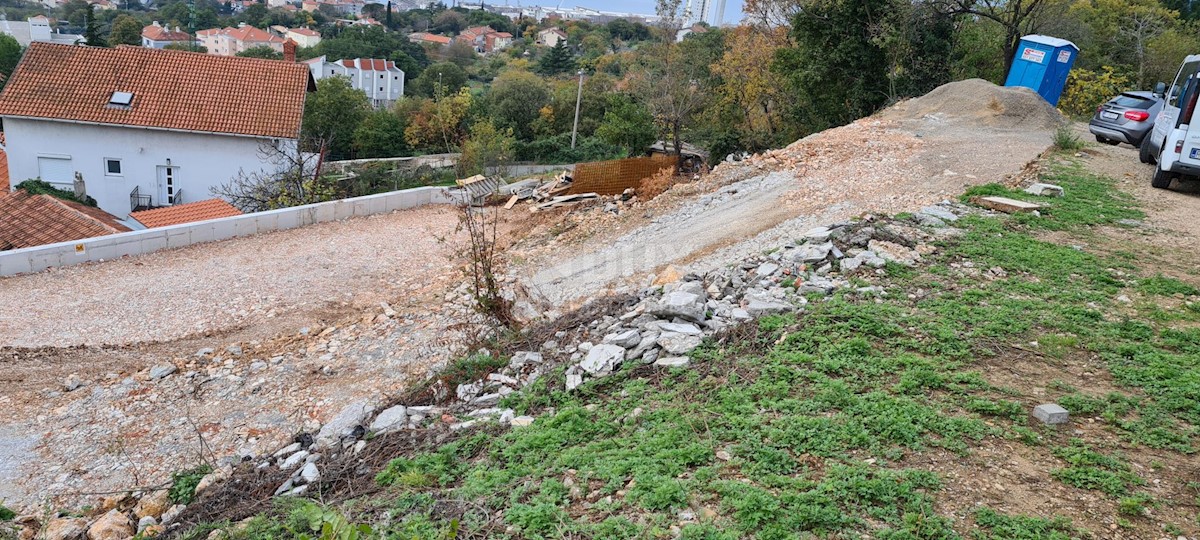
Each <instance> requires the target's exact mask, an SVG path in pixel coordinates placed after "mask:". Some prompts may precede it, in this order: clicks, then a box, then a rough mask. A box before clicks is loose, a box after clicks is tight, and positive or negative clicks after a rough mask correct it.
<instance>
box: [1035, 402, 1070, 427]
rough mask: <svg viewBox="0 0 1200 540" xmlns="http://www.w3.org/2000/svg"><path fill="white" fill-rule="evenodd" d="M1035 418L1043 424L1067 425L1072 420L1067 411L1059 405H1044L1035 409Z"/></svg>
mask: <svg viewBox="0 0 1200 540" xmlns="http://www.w3.org/2000/svg"><path fill="white" fill-rule="evenodd" d="M1033 416H1034V418H1037V419H1038V420H1041V421H1042V423H1043V424H1051V425H1055V424H1065V423H1067V421H1068V420H1070V414H1068V413H1067V410H1066V409H1064V408H1062V407H1061V406H1059V405H1058V404H1057V403H1043V404H1041V405H1038V406H1037V407H1034V408H1033Z"/></svg>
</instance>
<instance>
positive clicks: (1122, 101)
mask: <svg viewBox="0 0 1200 540" xmlns="http://www.w3.org/2000/svg"><path fill="white" fill-rule="evenodd" d="M1113 105H1116V106H1118V107H1128V108H1130V109H1149V108H1150V107H1153V106H1154V100H1152V99H1147V98H1144V97H1141V96H1134V95H1130V94H1121V95H1119V96H1117V99H1114V100H1113Z"/></svg>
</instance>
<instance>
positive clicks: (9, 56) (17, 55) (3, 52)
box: [0, 34, 22, 81]
mask: <svg viewBox="0 0 1200 540" xmlns="http://www.w3.org/2000/svg"><path fill="white" fill-rule="evenodd" d="M21 52H22V51H21V44H20V43H18V42H17V40H16V39H15V38H13V37H12V36H10V35H8V34H0V73H3V74H4V80H5V81H7V80H8V76H9V75H12V72H13V70H14V69H16V68H17V63H18V62H20V61H21Z"/></svg>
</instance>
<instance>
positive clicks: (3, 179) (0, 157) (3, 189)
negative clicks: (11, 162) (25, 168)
mask: <svg viewBox="0 0 1200 540" xmlns="http://www.w3.org/2000/svg"><path fill="white" fill-rule="evenodd" d="M0 144H4V134H3V133H0ZM11 186H12V184H11V183H10V181H9V179H8V153H7V152H5V151H3V150H0V193H7V192H8V190H10V189H12V187H11Z"/></svg>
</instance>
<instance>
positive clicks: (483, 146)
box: [458, 120, 516, 177]
mask: <svg viewBox="0 0 1200 540" xmlns="http://www.w3.org/2000/svg"><path fill="white" fill-rule="evenodd" d="M515 146H516V139H515V138H513V133H512V130H511V129H508V128H504V129H498V128H497V127H496V125H495V124H493V123H492V121H491V120H483V121H480V122H476V123H475V125H473V126H471V131H470V134H469V135H468V136H467V140H466V141H464V142H463V147H462V156H461V157H459V159H458V174H459V175H461V176H464V177H466V176H471V175H475V174H487V171H488V169H489V168H493V167H496V168H498V169H500V172H499V174H500V175H501V176H504V175H505V165H506V164H508V163H512V160H513V148H514V147H515Z"/></svg>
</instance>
